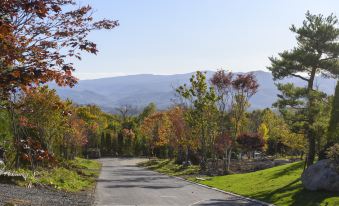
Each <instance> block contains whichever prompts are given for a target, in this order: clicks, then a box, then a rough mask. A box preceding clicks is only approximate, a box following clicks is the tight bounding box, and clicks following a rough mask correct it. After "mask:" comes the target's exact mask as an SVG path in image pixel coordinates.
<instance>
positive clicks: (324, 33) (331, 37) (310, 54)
mask: <svg viewBox="0 0 339 206" xmlns="http://www.w3.org/2000/svg"><path fill="white" fill-rule="evenodd" d="M337 25H338V19H337V17H336V16H334V15H333V14H331V15H330V16H328V17H324V16H323V15H312V14H310V13H309V12H307V13H306V20H305V21H304V22H303V25H302V26H301V27H300V28H297V27H296V26H294V25H292V27H291V28H290V30H291V31H292V32H294V33H296V35H297V37H296V39H297V42H298V44H297V45H298V46H297V47H295V48H294V49H292V50H291V51H284V52H282V53H279V58H275V57H271V58H269V59H270V61H271V66H270V67H268V69H269V70H270V71H272V74H273V77H274V79H275V80H281V79H284V78H286V77H297V78H299V79H301V80H303V81H305V82H306V84H307V86H306V87H305V88H295V87H293V85H292V86H291V85H289V86H283V85H281V84H280V86H278V89H279V90H280V91H281V92H282V93H283V95H281V96H279V97H280V102H279V103H278V106H279V108H280V109H284V108H285V109H286V108H290V109H292V110H294V111H296V114H297V115H298V116H303V118H301V119H305V120H306V121H304V122H303V131H304V132H305V135H306V137H307V139H308V148H309V151H308V156H307V161H306V165H307V166H310V165H312V164H313V162H314V159H315V152H316V137H315V136H316V132H315V131H314V129H313V128H314V123H315V121H316V116H317V114H318V113H319V111H318V108H317V101H318V99H317V97H319V93H318V92H317V91H316V89H315V88H314V80H315V77H316V75H317V74H322V75H323V76H326V77H333V78H337V77H338V76H339V61H338V56H339V43H338V37H339V28H338V27H337ZM300 73H303V74H306V75H300ZM303 100H305V101H304V104H302V103H301V102H302V101H303ZM295 106H299V107H297V108H296V107H295Z"/></svg>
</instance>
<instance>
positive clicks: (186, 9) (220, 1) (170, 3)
mask: <svg viewBox="0 0 339 206" xmlns="http://www.w3.org/2000/svg"><path fill="white" fill-rule="evenodd" d="M79 2H80V4H81V5H86V4H90V5H91V6H93V8H94V9H95V17H98V18H110V19H115V20H119V22H120V26H119V27H117V28H116V29H113V30H111V31H98V32H93V33H92V34H91V35H90V39H91V40H93V41H95V42H96V43H97V44H98V48H99V50H100V52H99V53H98V55H97V56H95V55H84V56H83V60H82V61H81V62H75V65H76V67H77V68H78V69H77V72H76V76H78V77H79V78H81V79H89V78H98V77H108V76H117V75H126V74H140V73H152V74H175V73H187V72H192V71H195V70H216V69H220V68H223V69H228V70H232V71H251V70H265V68H266V66H268V65H269V61H268V57H269V56H272V55H276V54H277V53H278V52H281V51H283V50H285V49H290V48H292V47H293V46H294V45H295V39H294V35H293V33H291V32H290V31H289V27H290V26H291V24H296V25H300V24H301V23H302V21H303V19H304V15H305V12H306V11H307V10H310V11H311V12H312V13H322V14H324V15H329V14H330V13H335V14H336V15H339V0H233V1H231V0H80V1H79Z"/></svg>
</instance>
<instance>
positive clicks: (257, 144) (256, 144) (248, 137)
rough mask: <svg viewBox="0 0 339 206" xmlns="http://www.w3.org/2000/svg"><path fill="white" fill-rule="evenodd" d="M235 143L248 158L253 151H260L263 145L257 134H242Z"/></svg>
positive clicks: (263, 142)
mask: <svg viewBox="0 0 339 206" xmlns="http://www.w3.org/2000/svg"><path fill="white" fill-rule="evenodd" d="M236 141H237V142H238V144H239V145H240V146H241V148H242V149H243V150H244V151H245V152H247V156H248V157H249V158H250V157H251V154H252V153H253V152H254V151H256V150H262V149H263V147H264V145H265V141H264V139H263V138H262V137H261V136H260V135H259V134H258V133H242V134H240V135H239V136H238V137H237V140H236Z"/></svg>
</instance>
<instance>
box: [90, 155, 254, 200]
mask: <svg viewBox="0 0 339 206" xmlns="http://www.w3.org/2000/svg"><path fill="white" fill-rule="evenodd" d="M100 161H101V162H102V163H103V166H102V171H101V174H100V176H99V179H98V183H97V188H96V194H95V196H96V197H95V198H96V200H95V204H96V205H138V206H141V205H142V206H146V205H147V206H151V205H154V206H165V205H171V206H174V205H180V206H190V205H194V206H198V205H200V206H203V205H205V206H207V205H215V206H223V205H239V206H240V205H241V206H245V205H246V206H249V205H251V206H252V205H255V206H257V205H258V204H257V203H254V202H250V201H248V200H245V199H242V198H239V197H236V196H232V195H226V194H224V193H222V192H218V191H215V190H211V189H208V188H205V187H201V186H198V185H195V184H191V183H188V182H186V181H182V180H179V179H176V178H173V177H169V176H166V175H162V174H159V173H157V172H153V171H149V170H147V169H144V168H140V167H137V166H136V164H137V163H138V162H140V161H143V159H135V158H133V159H120V158H107V159H100Z"/></svg>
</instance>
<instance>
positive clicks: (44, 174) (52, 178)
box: [13, 157, 101, 192]
mask: <svg viewBox="0 0 339 206" xmlns="http://www.w3.org/2000/svg"><path fill="white" fill-rule="evenodd" d="M100 168H101V164H100V163H99V162H98V161H95V160H86V159H82V158H78V157H77V158H75V159H74V160H67V161H64V162H62V163H60V164H59V166H57V167H53V168H50V169H45V168H38V169H36V170H35V171H34V172H33V171H31V170H28V169H18V170H13V172H15V173H19V174H23V175H24V176H25V177H26V180H25V181H21V180H20V181H16V182H15V183H16V184H18V185H21V186H25V187H30V186H37V187H44V186H50V187H53V188H55V189H58V190H63V191H66V192H79V191H84V190H91V189H93V188H94V187H95V184H96V178H97V177H98V176H99V172H100Z"/></svg>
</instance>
